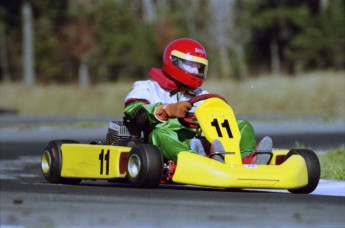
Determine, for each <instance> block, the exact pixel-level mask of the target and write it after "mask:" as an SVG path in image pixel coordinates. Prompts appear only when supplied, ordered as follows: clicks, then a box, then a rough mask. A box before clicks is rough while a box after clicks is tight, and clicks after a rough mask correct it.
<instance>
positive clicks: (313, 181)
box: [285, 149, 321, 194]
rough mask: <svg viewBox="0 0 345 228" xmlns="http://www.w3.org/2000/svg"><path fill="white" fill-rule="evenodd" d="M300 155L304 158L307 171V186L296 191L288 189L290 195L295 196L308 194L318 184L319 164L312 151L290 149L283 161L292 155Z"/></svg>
mask: <svg viewBox="0 0 345 228" xmlns="http://www.w3.org/2000/svg"><path fill="white" fill-rule="evenodd" d="M295 154H297V155H300V156H302V157H303V158H304V161H305V163H306V166H307V170H308V184H307V186H305V187H302V188H297V189H288V190H289V192H291V193H296V194H308V193H311V192H313V191H314V190H315V188H316V187H317V185H318V184H319V180H320V174H321V168H320V162H319V159H318V157H317V155H316V154H315V153H314V151H312V150H307V149H292V150H290V151H289V153H288V154H287V155H286V157H285V160H287V159H288V158H289V157H291V156H292V155H295Z"/></svg>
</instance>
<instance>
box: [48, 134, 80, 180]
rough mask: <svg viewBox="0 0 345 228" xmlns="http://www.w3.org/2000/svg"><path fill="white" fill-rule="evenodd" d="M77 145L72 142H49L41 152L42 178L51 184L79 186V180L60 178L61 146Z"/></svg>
mask: <svg viewBox="0 0 345 228" xmlns="http://www.w3.org/2000/svg"><path fill="white" fill-rule="evenodd" d="M70 143H78V142H77V141H73V140H54V141H50V142H49V143H48V145H47V146H46V147H45V148H44V149H43V151H42V157H41V169H42V173H43V176H44V178H45V179H46V180H47V181H48V182H49V183H52V184H79V183H80V182H81V179H76V178H64V177H61V166H62V153H61V145H62V144H70Z"/></svg>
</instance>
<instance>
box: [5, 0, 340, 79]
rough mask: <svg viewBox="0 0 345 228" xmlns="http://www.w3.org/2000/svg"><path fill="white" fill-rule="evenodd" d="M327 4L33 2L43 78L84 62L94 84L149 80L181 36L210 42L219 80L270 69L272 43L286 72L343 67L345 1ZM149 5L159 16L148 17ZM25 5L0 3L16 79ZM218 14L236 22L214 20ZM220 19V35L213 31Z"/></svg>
mask: <svg viewBox="0 0 345 228" xmlns="http://www.w3.org/2000/svg"><path fill="white" fill-rule="evenodd" d="M327 2H328V5H327V6H326V7H325V8H321V7H320V3H321V2H320V1H308V0H281V1H272V0H262V1H250V0H247V1H239V0H237V1H235V2H234V3H233V4H232V5H231V7H230V8H229V9H227V10H228V11H229V12H227V11H226V12H224V11H222V10H221V9H219V10H218V9H215V8H214V7H212V4H213V3H214V2H211V1H207V0H202V1H191V0H188V1H182V0H179V1H147V2H144V1H138V0H127V1H113V0H101V1H73V0H59V1H56V0H45V1H40V0H32V1H30V4H31V6H32V10H33V22H34V26H33V28H34V29H35V30H34V36H35V37H34V41H35V44H34V48H35V63H36V66H35V68H36V72H37V79H38V81H39V82H43V83H46V82H75V81H76V80H77V78H78V77H77V75H78V69H79V66H80V64H81V62H83V63H86V64H87V66H88V70H89V73H90V76H91V79H92V81H94V82H105V81H116V80H126V79H128V78H129V77H130V78H131V80H136V79H139V78H146V77H147V72H148V70H149V68H150V67H153V66H155V67H159V66H160V65H161V56H162V52H163V50H164V47H165V45H166V44H167V43H168V42H170V41H171V40H173V39H175V38H177V37H182V36H183V37H193V38H195V39H197V40H199V41H200V42H201V43H203V44H204V45H205V46H206V49H207V50H208V54H209V57H210V67H209V69H210V71H209V73H210V75H212V74H213V75H212V77H215V78H220V76H219V74H222V72H223V73H224V72H225V74H229V75H225V76H224V77H233V78H238V79H243V78H245V75H246V74H247V72H248V73H249V74H254V75H255V74H258V73H266V72H268V71H269V70H270V66H271V65H272V61H274V58H272V56H273V54H272V53H273V52H272V44H275V45H277V48H278V50H277V52H276V54H275V56H273V57H275V58H278V60H279V61H278V62H279V63H280V67H281V70H282V71H283V72H289V73H295V72H303V71H308V70H317V69H331V70H332V69H337V70H343V69H344V67H345V57H344V49H345V39H344V37H345V12H344V7H345V2H344V1H343V0H332V1H327ZM147 4H151V7H153V11H152V12H151V13H153V14H154V18H155V19H154V21H146V20H145V12H146V10H145V9H147ZM21 5H22V1H20V0H11V1H1V2H0V26H2V28H3V30H4V31H5V41H4V44H5V45H6V51H7V56H5V57H2V58H7V59H2V60H1V61H6V62H8V67H9V71H10V75H11V79H12V80H13V81H16V80H20V79H21V78H22V57H21V56H22V53H23V51H22V43H23V42H22V18H21ZM219 14H223V16H224V15H226V17H224V18H226V19H225V20H230V21H222V20H215V18H216V17H217V16H218V15H219ZM218 19H219V18H218ZM216 23H217V24H216ZM218 25H220V28H221V31H222V30H224V33H222V34H223V35H222V36H224V37H222V39H218V36H220V34H218V33H217V32H214V31H217V30H214V28H215V27H217V26H218ZM218 28H219V27H218ZM219 40H223V41H224V40H225V41H228V43H226V42H225V43H224V42H220V41H219ZM217 42H220V43H217ZM220 50H225V52H222V53H221V52H220ZM224 56H225V57H224ZM222 60H226V62H225V63H224V61H222ZM276 60H277V59H276ZM1 67H2V65H1V64H0V80H1V79H3V69H2V68H1ZM247 68H248V69H247ZM224 69H225V70H224ZM229 72H230V73H229ZM217 74H218V77H217V76H216V75H217ZM238 75H239V76H238Z"/></svg>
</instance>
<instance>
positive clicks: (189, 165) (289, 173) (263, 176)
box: [173, 98, 308, 189]
mask: <svg viewBox="0 0 345 228" xmlns="http://www.w3.org/2000/svg"><path fill="white" fill-rule="evenodd" d="M195 115H196V117H197V119H198V122H199V124H200V126H201V128H202V129H203V133H204V134H205V137H206V139H207V140H208V141H209V142H212V141H213V140H214V139H218V140H219V141H221V142H222V145H223V146H224V151H226V152H228V154H226V155H225V156H224V157H225V161H224V163H222V162H219V161H217V160H214V159H209V158H207V157H203V156H200V155H197V154H192V153H188V152H181V153H180V154H179V155H178V160H177V167H176V171H175V174H174V176H173V181H174V182H176V183H181V184H192V185H200V186H209V187H222V188H275V189H294V188H300V187H304V186H306V185H307V184H308V171H307V168H306V164H305V161H304V159H303V157H302V156H291V157H290V158H289V159H288V160H287V161H285V162H284V163H282V164H280V165H276V160H277V157H278V156H284V157H285V155H286V154H287V153H288V151H287V150H274V151H273V153H272V154H273V156H272V158H271V160H270V163H269V164H268V165H244V164H242V158H241V153H240V148H239V145H240V139H241V134H240V131H239V128H238V125H237V121H236V117H235V115H234V113H233V110H232V109H231V107H230V106H229V105H228V104H227V103H226V102H224V101H223V100H221V99H218V98H210V99H207V100H205V101H204V102H202V103H201V104H200V105H199V106H198V107H197V109H196V110H195Z"/></svg>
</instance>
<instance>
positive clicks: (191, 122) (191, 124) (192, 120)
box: [178, 93, 228, 128]
mask: <svg viewBox="0 0 345 228" xmlns="http://www.w3.org/2000/svg"><path fill="white" fill-rule="evenodd" d="M209 98H219V99H222V100H223V101H225V102H226V103H228V102H227V101H226V99H225V98H224V97H223V96H221V95H218V94H215V93H209V94H202V95H199V96H195V97H192V98H191V99H189V100H188V101H187V102H189V103H190V104H191V105H194V104H195V103H196V102H199V101H203V100H206V99H209ZM178 121H179V122H180V124H182V125H183V126H185V127H187V128H200V125H199V123H198V122H197V119H196V116H195V115H194V113H193V112H189V113H188V114H187V116H186V117H184V118H178Z"/></svg>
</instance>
